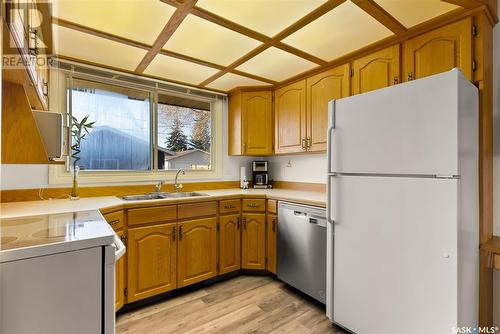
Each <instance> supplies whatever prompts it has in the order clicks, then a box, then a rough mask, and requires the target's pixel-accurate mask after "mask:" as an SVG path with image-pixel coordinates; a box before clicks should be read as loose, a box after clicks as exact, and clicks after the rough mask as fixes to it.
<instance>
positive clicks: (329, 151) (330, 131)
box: [326, 100, 335, 173]
mask: <svg viewBox="0 0 500 334" xmlns="http://www.w3.org/2000/svg"><path fill="white" fill-rule="evenodd" d="M328 123H329V127H328V133H327V146H326V156H327V158H328V163H327V164H328V171H327V173H331V172H332V158H333V151H332V149H331V147H332V135H333V130H334V129H335V100H333V101H330V102H329V103H328Z"/></svg>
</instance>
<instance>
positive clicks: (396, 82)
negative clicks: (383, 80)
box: [394, 75, 399, 85]
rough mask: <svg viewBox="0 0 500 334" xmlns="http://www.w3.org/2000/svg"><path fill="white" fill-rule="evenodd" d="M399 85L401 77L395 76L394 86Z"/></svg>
mask: <svg viewBox="0 0 500 334" xmlns="http://www.w3.org/2000/svg"><path fill="white" fill-rule="evenodd" d="M398 83H399V77H398V76H397V75H396V76H394V84H395V85H397V84H398Z"/></svg>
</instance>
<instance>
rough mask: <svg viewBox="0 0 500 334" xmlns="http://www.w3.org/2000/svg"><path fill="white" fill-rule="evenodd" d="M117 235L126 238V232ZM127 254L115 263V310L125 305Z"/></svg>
mask: <svg viewBox="0 0 500 334" xmlns="http://www.w3.org/2000/svg"><path fill="white" fill-rule="evenodd" d="M116 235H117V236H118V237H119V238H120V239H122V240H123V239H124V237H125V232H124V231H118V232H116ZM125 259H126V257H125V256H122V257H121V258H120V259H119V260H118V261H116V264H115V311H118V310H119V309H121V308H122V306H123V305H125Z"/></svg>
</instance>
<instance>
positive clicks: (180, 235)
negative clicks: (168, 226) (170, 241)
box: [179, 225, 182, 240]
mask: <svg viewBox="0 0 500 334" xmlns="http://www.w3.org/2000/svg"><path fill="white" fill-rule="evenodd" d="M179 240H182V225H181V226H179Z"/></svg>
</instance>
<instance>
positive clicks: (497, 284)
mask: <svg viewBox="0 0 500 334" xmlns="http://www.w3.org/2000/svg"><path fill="white" fill-rule="evenodd" d="M498 7H499V11H500V2H499V6H498ZM493 126H494V128H493V138H494V139H493V215H494V234H495V235H499V236H500V25H499V24H497V25H496V27H495V29H494V35H493ZM493 293H494V297H493V299H494V300H493V304H494V308H493V318H494V319H493V320H494V324H495V326H498V327H500V272H499V271H498V270H495V273H494V292H493Z"/></svg>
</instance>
